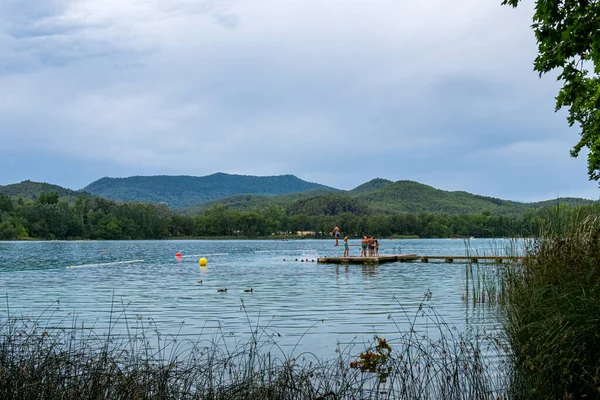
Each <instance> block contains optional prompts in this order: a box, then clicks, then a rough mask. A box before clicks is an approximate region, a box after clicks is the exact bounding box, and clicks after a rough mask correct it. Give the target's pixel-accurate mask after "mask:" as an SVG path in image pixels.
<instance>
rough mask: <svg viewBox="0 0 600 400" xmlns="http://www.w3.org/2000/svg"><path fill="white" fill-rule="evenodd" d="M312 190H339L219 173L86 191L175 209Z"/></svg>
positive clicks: (105, 181)
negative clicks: (227, 200) (226, 199)
mask: <svg viewBox="0 0 600 400" xmlns="http://www.w3.org/2000/svg"><path fill="white" fill-rule="evenodd" d="M311 189H320V190H330V191H335V190H337V189H334V188H330V187H328V186H324V185H320V184H317V183H312V182H306V181H303V180H302V179H299V178H297V177H296V176H294V175H279V176H248V175H230V174H224V173H216V174H212V175H208V176H201V177H196V176H165V175H160V176H133V177H129V178H102V179H99V180H97V181H95V182H93V183H91V184H89V185H88V186H86V187H85V188H84V190H86V191H88V192H90V193H92V194H95V195H98V196H102V197H106V198H109V199H113V200H120V201H140V202H152V203H167V204H168V205H169V206H170V207H173V208H182V207H189V206H192V205H197V204H199V203H202V202H207V201H212V200H217V199H223V198H227V197H230V196H235V195H240V194H254V195H262V196H277V195H283V194H289V193H294V192H303V191H307V190H311Z"/></svg>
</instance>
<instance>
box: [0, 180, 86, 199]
mask: <svg viewBox="0 0 600 400" xmlns="http://www.w3.org/2000/svg"><path fill="white" fill-rule="evenodd" d="M53 192H55V193H57V194H58V195H59V196H60V197H69V198H76V197H78V196H80V195H82V194H84V195H88V196H89V193H82V192H79V191H75V190H71V189H66V188H64V187H62V186H58V185H52V184H50V183H45V182H32V181H30V180H26V181H23V182H21V183H13V184H11V185H6V186H2V185H0V194H3V195H6V196H8V197H14V198H22V199H29V200H36V199H38V198H39V197H40V195H41V194H42V193H53Z"/></svg>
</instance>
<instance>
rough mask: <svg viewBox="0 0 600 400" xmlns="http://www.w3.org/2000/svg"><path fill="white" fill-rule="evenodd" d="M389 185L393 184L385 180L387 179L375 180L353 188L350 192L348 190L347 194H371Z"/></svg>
mask: <svg viewBox="0 0 600 400" xmlns="http://www.w3.org/2000/svg"><path fill="white" fill-rule="evenodd" d="M390 183H394V182H393V181H390V180H387V179H382V178H375V179H372V180H370V181H369V182H367V183H363V184H362V185H360V186H357V187H355V188H354V189H352V190H349V191H348V194H350V195H357V194H361V193H367V192H373V191H375V190H379V189H381V188H383V187H384V186H387V185H389V184H390Z"/></svg>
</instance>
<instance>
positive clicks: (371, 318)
mask: <svg viewBox="0 0 600 400" xmlns="http://www.w3.org/2000/svg"><path fill="white" fill-rule="evenodd" d="M340 243H341V242H340ZM355 243H357V242H356V241H355ZM332 244H333V241H332V240H298V241H81V242H56V241H54V242H0V293H1V294H2V295H5V296H6V300H7V301H3V303H4V304H3V305H2V306H1V307H0V310H2V315H4V316H6V314H7V309H9V311H10V314H11V315H15V314H18V315H21V314H22V315H25V316H31V317H37V316H40V315H42V314H43V315H44V318H43V319H45V320H48V321H52V322H53V323H57V324H58V323H61V324H63V325H67V326H70V325H71V324H73V323H74V322H73V321H74V318H76V324H77V325H78V326H81V324H82V323H83V324H84V325H85V326H87V327H93V329H94V330H95V331H103V330H107V329H108V324H109V321H110V320H111V318H110V315H111V308H112V309H113V313H112V315H113V316H112V321H113V322H114V320H115V317H117V316H119V315H122V314H123V311H124V310H125V315H126V317H127V319H129V320H139V319H138V318H141V320H143V321H154V322H155V324H156V328H157V329H158V330H159V331H160V332H162V333H178V335H179V337H180V338H196V337H198V336H199V335H200V334H202V335H207V336H215V335H216V336H219V335H221V336H223V337H227V338H230V339H231V340H241V341H244V340H247V338H248V336H249V334H250V332H251V331H252V330H253V329H254V328H255V326H257V325H258V326H261V327H263V328H265V329H261V332H263V333H264V334H265V335H266V334H271V335H274V337H276V339H275V340H276V341H277V345H278V346H280V347H281V348H282V349H283V350H284V351H292V350H293V349H294V348H295V350H294V351H295V352H303V351H308V352H313V353H315V354H319V355H321V356H324V357H328V356H332V355H334V354H335V353H334V351H335V348H336V345H338V344H340V346H342V347H343V346H345V345H346V344H348V343H356V344H361V343H363V342H370V341H371V340H372V339H373V335H375V334H378V335H380V336H383V337H387V338H393V336H394V334H397V332H398V331H399V329H408V326H409V324H408V319H410V320H412V318H413V317H414V316H415V315H416V313H417V309H418V306H419V304H420V303H421V301H422V299H423V295H424V293H425V292H427V291H431V293H432V298H431V300H430V301H429V302H428V305H429V306H431V307H433V308H434V309H435V310H436V311H437V313H438V314H440V315H441V317H442V318H443V320H444V321H445V322H446V323H448V324H450V325H452V326H455V327H456V328H457V330H458V331H464V330H466V329H474V330H478V331H483V330H486V331H495V330H497V329H498V320H497V316H496V313H495V311H494V310H493V309H489V308H487V307H476V308H473V307H472V306H468V305H466V304H465V303H464V302H463V301H462V299H461V288H462V287H464V275H465V272H464V271H465V264H443V263H429V264H420V263H418V262H417V263H390V264H383V265H380V266H361V265H351V266H338V265H322V264H317V263H316V259H317V257H318V256H324V255H326V254H328V253H330V255H334V254H337V253H338V252H340V253H341V252H342V251H343V248H342V246H340V247H339V248H337V249H332ZM467 245H468V246H470V247H471V250H470V252H471V253H476V252H477V253H479V254H482V255H483V254H489V255H492V254H498V253H504V252H505V247H506V246H508V241H503V240H485V239H476V240H472V241H469V242H468V243H467V242H465V241H462V240H448V239H436V240H424V239H423V240H421V239H419V240H382V241H381V248H380V252H381V253H388V254H391V253H398V252H399V251H401V252H403V253H417V254H421V255H425V254H428V255H434V254H441V255H447V254H448V255H464V254H465V252H466V247H467ZM332 250H333V251H332ZM104 251H105V252H104ZM178 251H181V252H182V254H183V257H182V258H181V259H179V260H178V259H176V258H175V254H176V253H177V252H178ZM351 254H358V248H357V247H352V253H351ZM200 257H205V258H207V259H208V265H207V267H206V268H200V266H199V264H198V260H199V258H200ZM284 259H285V260H286V261H283V260H284ZM296 259H298V260H300V259H304V260H306V259H308V260H309V261H308V262H300V261H295V260H296ZM312 260H315V261H314V262H312ZM199 280H202V284H199V283H198V281H199ZM222 288H227V292H226V293H219V292H217V290H218V289H222ZM250 288H252V289H253V292H252V293H246V292H244V290H247V289H250ZM113 299H114V301H113ZM242 302H243V304H244V306H245V309H244V308H242ZM407 315H408V318H407ZM415 321H416V325H417V328H418V329H420V330H421V331H422V332H424V333H429V332H428V331H429V330H431V326H430V325H431V323H430V322H429V323H426V321H425V319H422V318H417V319H416V320H415ZM115 329H116V330H124V329H125V318H124V317H123V316H121V317H120V319H119V320H118V321H117V323H116V325H115ZM431 334H435V329H433V330H432V333H431ZM228 340H229V339H228Z"/></svg>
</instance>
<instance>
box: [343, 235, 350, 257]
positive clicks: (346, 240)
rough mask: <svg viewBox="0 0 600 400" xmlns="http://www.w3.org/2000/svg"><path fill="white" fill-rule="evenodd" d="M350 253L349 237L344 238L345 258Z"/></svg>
mask: <svg viewBox="0 0 600 400" xmlns="http://www.w3.org/2000/svg"><path fill="white" fill-rule="evenodd" d="M348 253H350V248H349V247H348V235H346V236H345V237H344V257H348V255H349V254H348Z"/></svg>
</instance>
